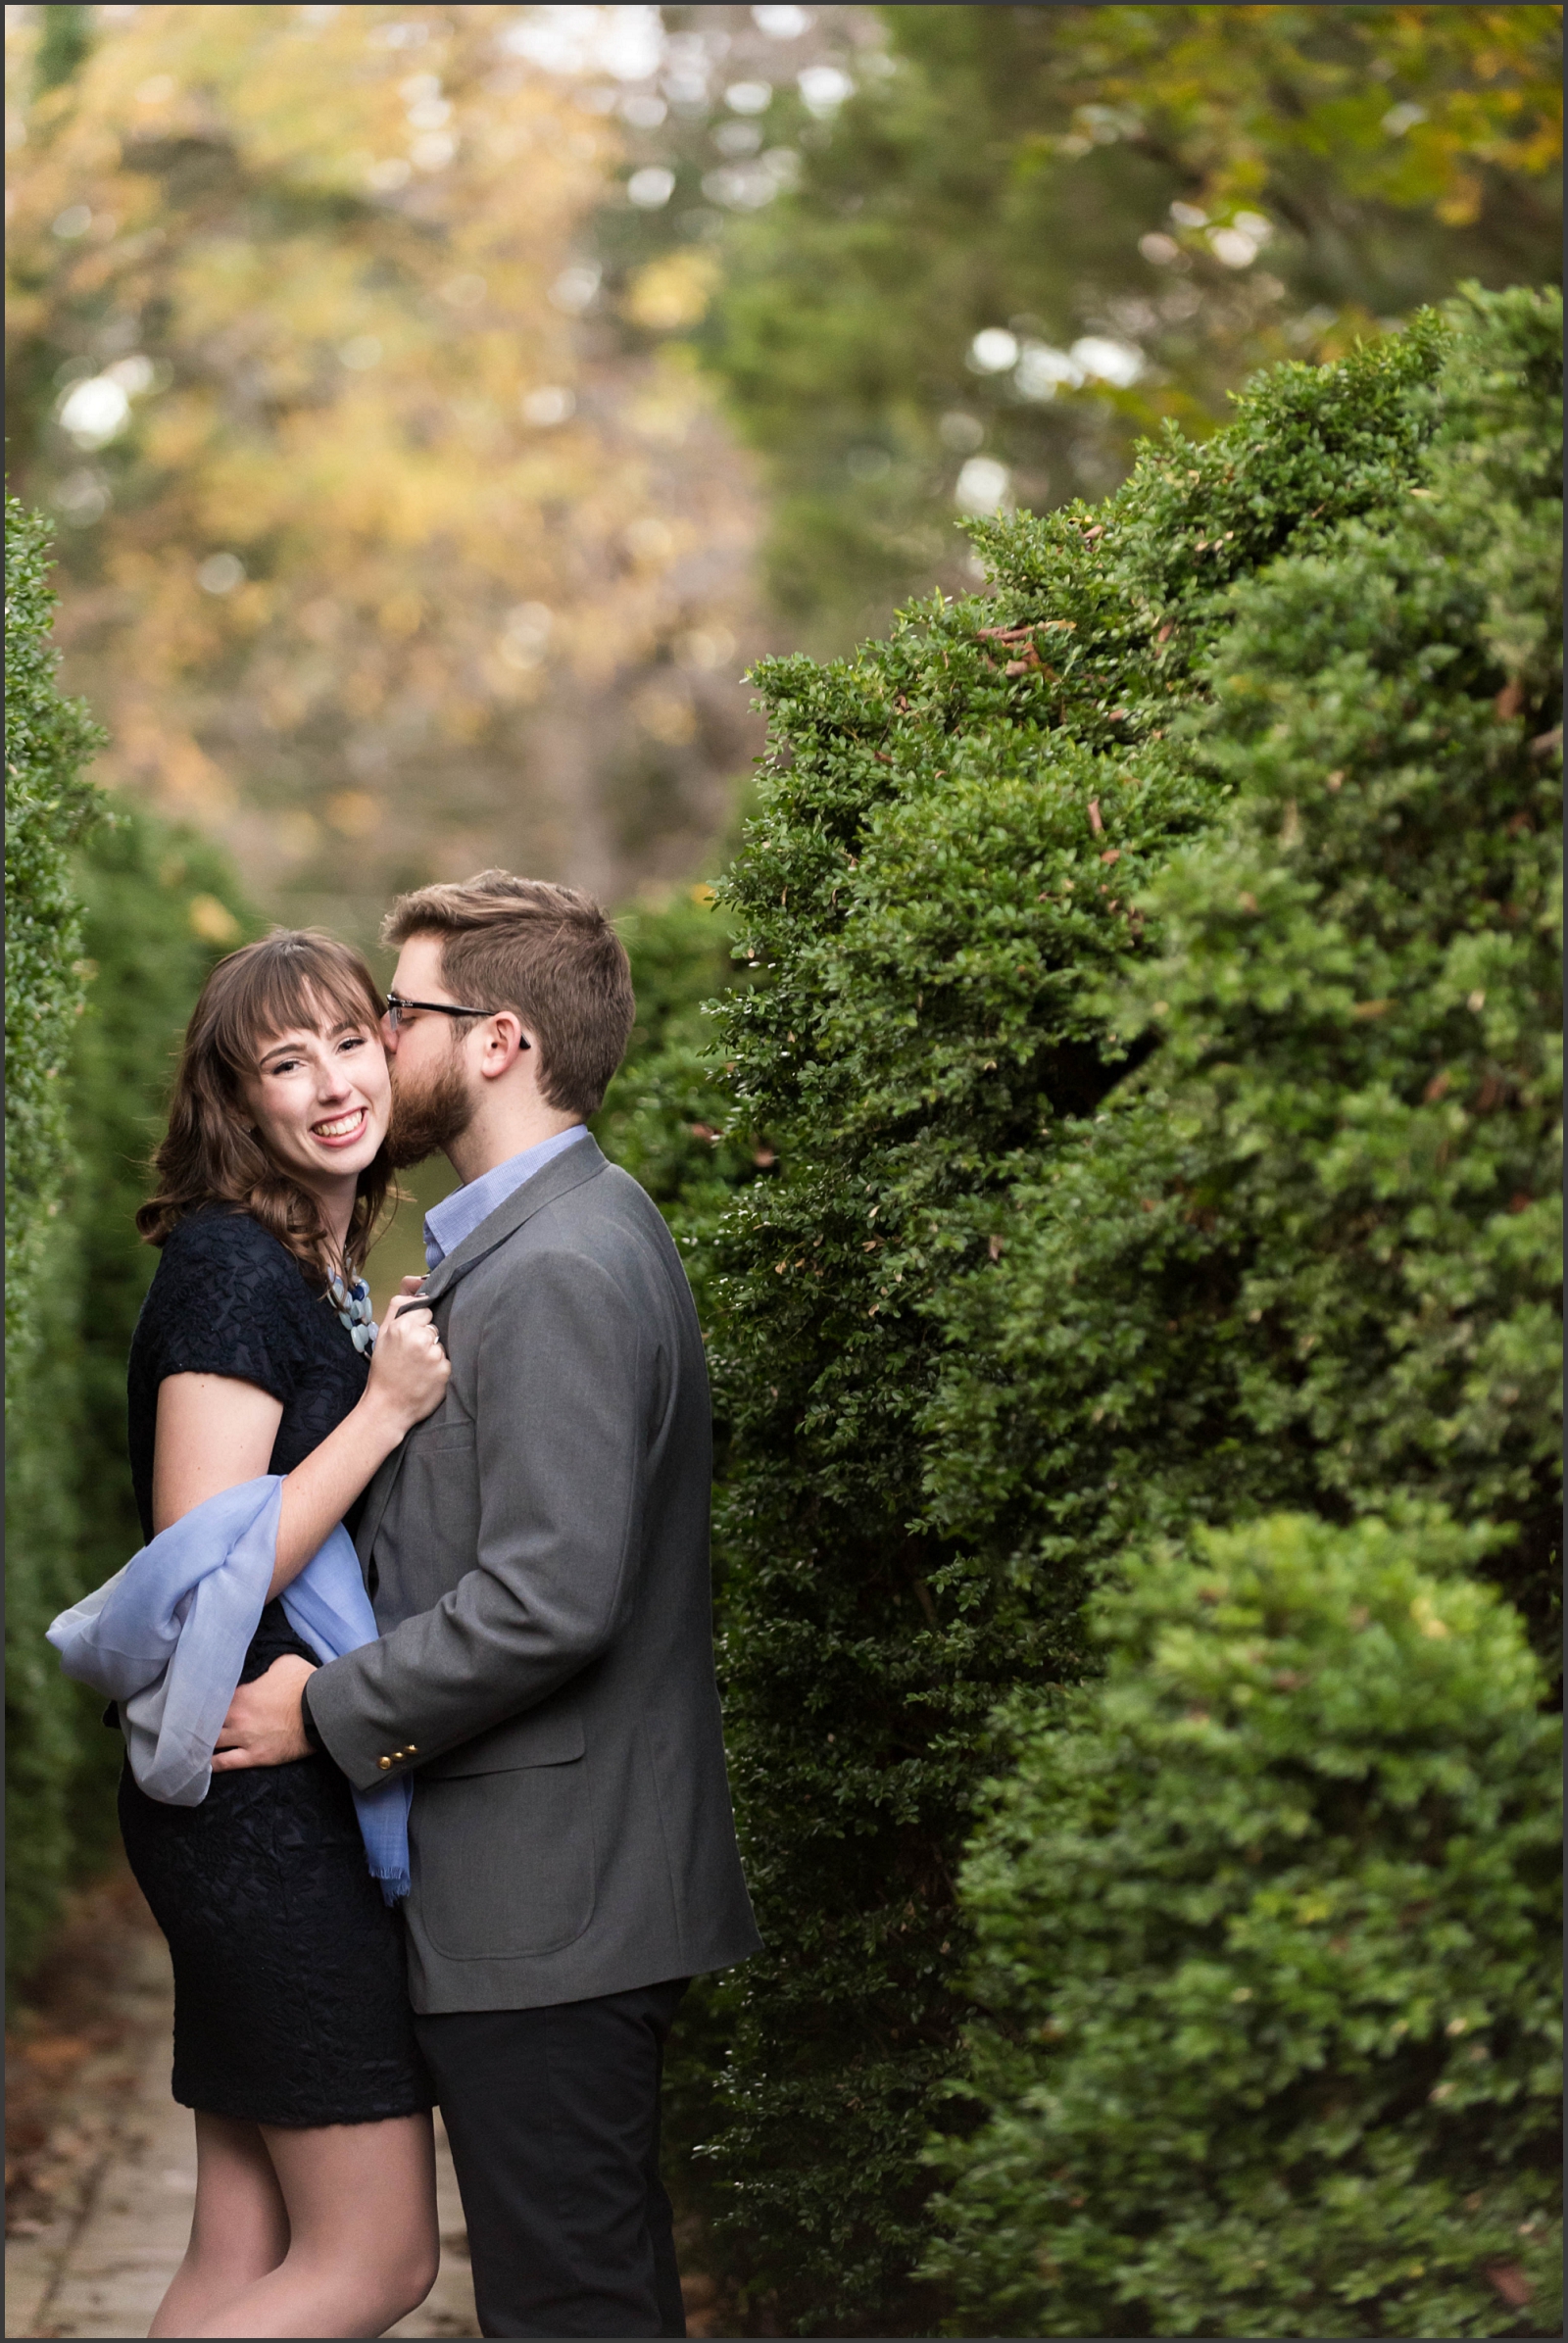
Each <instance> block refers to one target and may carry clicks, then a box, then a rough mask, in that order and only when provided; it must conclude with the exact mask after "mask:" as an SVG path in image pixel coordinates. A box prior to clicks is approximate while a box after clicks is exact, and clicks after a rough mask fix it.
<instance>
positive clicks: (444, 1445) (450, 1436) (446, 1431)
mask: <svg viewBox="0 0 1568 2343" xmlns="http://www.w3.org/2000/svg"><path fill="white" fill-rule="evenodd" d="M472 1447H473V1426H472V1425H471V1424H431V1425H430V1426H429V1427H428V1428H426V1427H425V1426H424V1425H422V1424H421V1425H417V1427H416V1428H415V1430H414V1432H413V1433H412V1434H411V1436H410V1446H409V1453H410V1455H411V1456H431V1455H434V1454H436V1453H437V1452H438V1451H440V1450H443V1449H450V1448H467V1449H468V1450H470V1451H471V1450H472Z"/></svg>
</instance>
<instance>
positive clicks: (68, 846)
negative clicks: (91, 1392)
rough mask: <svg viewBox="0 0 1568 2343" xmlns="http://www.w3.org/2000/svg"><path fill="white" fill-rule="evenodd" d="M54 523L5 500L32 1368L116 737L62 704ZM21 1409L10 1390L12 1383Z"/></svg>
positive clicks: (11, 1196) (9, 921) (16, 1251)
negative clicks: (78, 848)
mask: <svg viewBox="0 0 1568 2343" xmlns="http://www.w3.org/2000/svg"><path fill="white" fill-rule="evenodd" d="M49 544H50V530H49V524H48V522H47V521H46V520H45V519H44V517H43V515H42V514H41V513H27V512H25V511H24V509H23V507H22V506H21V505H20V504H19V503H18V502H17V500H16V498H15V497H14V496H10V495H8V496H7V498H6V962H7V965H6V1337H7V1351H8V1367H9V1369H10V1371H12V1372H17V1371H20V1370H21V1369H22V1368H24V1367H25V1365H26V1364H27V1363H28V1362H29V1361H30V1359H31V1357H32V1355H33V1351H34V1348H35V1345H36V1334H35V1333H34V1332H33V1331H31V1329H30V1319H29V1313H30V1311H31V1309H32V1306H33V1303H34V1299H35V1296H36V1294H37V1291H38V1285H39V1276H40V1270H39V1262H40V1248H41V1247H42V1246H43V1245H44V1243H45V1237H46V1232H47V1228H48V1223H49V1221H50V1220H51V1219H52V1218H53V1217H54V1208H55V1207H56V1206H57V1205H58V1203H59V1200H60V1194H61V1189H62V1186H63V1183H64V1180H65V1174H66V1164H67V1160H68V1158H67V1147H66V1093H65V1088H64V1084H63V1080H62V1078H63V1076H64V1074H65V1067H66V1057H67V1052H68V1049H69V1047H70V1041H71V1033H72V1027H73V1021H74V1019H75V1018H76V1017H77V1016H78V1015H79V1014H80V1012H81V1006H82V1001H83V998H84V992H83V981H82V971H81V969H80V967H79V965H78V960H79V954H80V950H81V934H80V919H79V911H78V906H77V903H76V901H75V898H74V896H73V892H72V888H71V880H70V858H71V850H72V848H73V846H74V844H75V843H76V841H77V839H78V838H79V837H80V836H81V835H82V833H83V831H85V830H86V829H87V828H89V827H90V825H91V824H92V823H93V822H95V821H96V820H97V819H98V818H99V816H100V813H101V811H102V805H103V801H102V798H101V797H100V795H99V793H98V791H97V790H96V789H94V788H93V786H92V784H91V783H90V782H89V781H86V780H84V779H83V777H82V767H83V766H84V765H85V764H86V763H87V762H88V760H89V758H90V757H93V756H94V755H95V753H96V752H97V750H98V749H99V748H100V747H101V746H102V744H103V740H104V735H103V733H102V732H101V731H100V730H99V729H98V727H97V725H95V724H94V723H93V721H92V718H91V717H90V716H89V715H88V713H87V710H86V708H85V707H84V706H83V704H82V702H80V701H79V700H67V699H64V698H63V697H62V696H61V693H60V689H59V686H58V685H57V684H56V682H55V668H56V665H57V663H58V659H59V654H58V653H57V652H56V651H55V649H54V645H53V642H52V640H51V634H50V629H51V626H52V624H53V618H54V608H55V602H56V599H57V597H56V596H55V595H54V593H53V592H52V591H51V590H50V587H49V585H48V583H47V577H48V571H49V569H50V567H51V566H52V564H51V562H50V560H49ZM7 1388H8V1403H9V1391H10V1387H9V1385H8V1387H7Z"/></svg>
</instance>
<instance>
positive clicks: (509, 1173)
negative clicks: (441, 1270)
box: [424, 1123, 588, 1269]
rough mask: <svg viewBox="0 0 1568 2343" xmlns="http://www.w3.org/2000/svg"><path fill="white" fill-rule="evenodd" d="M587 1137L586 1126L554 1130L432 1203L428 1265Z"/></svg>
mask: <svg viewBox="0 0 1568 2343" xmlns="http://www.w3.org/2000/svg"><path fill="white" fill-rule="evenodd" d="M587 1136H588V1131H587V1126H586V1125H585V1124H583V1123H573V1124H572V1126H571V1128H570V1129H569V1130H567V1131H557V1132H555V1133H554V1134H553V1135H552V1137H551V1138H549V1139H541V1140H540V1142H539V1144H538V1146H537V1147H524V1148H523V1150H522V1153H521V1154H520V1155H509V1156H508V1157H507V1160H506V1162H505V1163H498V1164H497V1165H496V1167H495V1169H494V1170H493V1171H487V1172H481V1173H480V1175H479V1177H478V1179H477V1180H470V1181H469V1182H468V1185H467V1186H466V1188H459V1189H457V1190H456V1191H455V1192H454V1194H453V1195H451V1196H445V1197H443V1198H442V1200H441V1202H440V1203H439V1204H432V1205H431V1207H430V1209H429V1211H428V1212H427V1213H426V1214H425V1216H424V1258H425V1265H426V1267H427V1268H430V1269H434V1268H436V1267H438V1265H439V1264H440V1263H441V1262H442V1261H444V1260H445V1259H446V1257H447V1255H448V1253H449V1252H454V1251H456V1249H457V1247H458V1246H459V1245H461V1244H462V1243H463V1240H464V1238H465V1237H471V1236H472V1234H473V1232H474V1230H475V1229H476V1228H477V1227H478V1226H479V1223H480V1221H481V1220H488V1219H489V1217H490V1215H491V1213H492V1212H493V1211H494V1210H495V1208H496V1206H497V1205H498V1204H504V1203H505V1202H506V1200H507V1198H508V1196H511V1195H512V1194H513V1192H514V1191H515V1189H518V1188H520V1187H521V1186H522V1183H523V1181H524V1180H531V1179H532V1178H533V1175H534V1173H535V1172H536V1171H543V1170H544V1167H545V1165H546V1164H547V1163H549V1162H550V1161H551V1159H552V1158H553V1157H554V1156H556V1155H559V1154H561V1153H562V1151H563V1149H564V1148H566V1147H571V1146H572V1145H573V1143H574V1142H575V1141H577V1140H579V1139H586V1138H587Z"/></svg>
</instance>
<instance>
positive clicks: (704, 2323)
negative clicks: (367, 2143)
mask: <svg viewBox="0 0 1568 2343" xmlns="http://www.w3.org/2000/svg"><path fill="white" fill-rule="evenodd" d="M72 1902H73V1910H72V1912H71V1915H70V1916H69V1918H68V1921H67V1924H66V1926H65V1928H64V1929H63V1930H62V1932H61V1935H60V1937H59V1938H58V1940H57V1942H56V1946H55V1949H54V1953H53V1955H52V1957H51V1961H50V1964H49V1967H48V1970H47V1972H46V1974H45V1976H44V1977H42V1978H41V1979H40V1980H38V1984H37V1986H36V1988H35V1991H36V1997H37V2005H38V2006H36V2007H35V2008H34V2009H33V2010H32V2011H31V2012H30V2013H29V2014H28V2015H27V2016H25V2018H24V2020H23V2021H22V2023H21V2025H20V2026H19V2028H18V2033H17V2037H16V2039H15V2041H14V2042H10V2041H9V2038H8V2047H9V2048H10V2050H11V2053H12V2055H11V2060H10V2064H11V2070H12V2073H11V2085H12V2091H11V2102H10V2104H9V2105H8V2109H7V2144H6V2221H7V2235H6V2329H5V2331H6V2333H7V2335H8V2336H11V2335H19V2336H21V2335H36V2336H46V2335H47V2336H53V2335H105V2336H117V2337H125V2336H138V2335H145V2334H146V2332H147V2328H148V2325H149V2323H150V2322H151V2319H152V2316H153V2313H154V2311H155V2310H156V2309H157V2307H158V2304H159V2302H160V2300H161V2299H162V2296H163V2293H164V2289H165V2288H166V2286H167V2285H168V2284H169V2281H170V2279H171V2278H172V2275H173V2273H174V2270H175V2269H176V2268H177V2267H178V2264H179V2258H180V2256H181V2254H183V2252H184V2250H185V2241H186V2238H187V2237H188V2235H189V2233H190V2215H191V2204H192V2200H193V2198H194V2196H195V2192H196V2144H195V2137H194V2129H193V2124H192V2119H191V2115H190V2111H189V2110H188V2109H187V2108H183V2107H176V2106H175V2104H174V2102H173V2100H172V2098H171V2097H170V2095H169V2066H170V2049H171V2033H172V2019H173V1994H172V1979H171V1977H170V1971H169V1955H168V1952H167V1950H166V1948H165V1945H164V1940H163V1937H162V1936H161V1935H160V1934H159V1932H158V1929H157V1928H156V1926H155V1924H154V1922H153V1918H152V1915H151V1913H150V1912H149V1911H148V1910H147V1907H146V1905H145V1904H144V1903H143V1901H142V1899H141V1896H140V1894H139V1893H138V1892H137V1889H136V1885H135V1882H134V1881H133V1880H132V1879H131V1878H130V1875H129V1873H128V1872H127V1871H126V1870H125V1869H124V1868H123V1865H122V1866H120V1867H119V1869H118V1870H116V1871H115V1872H113V1873H111V1874H110V1875H109V1877H108V1878H106V1879H103V1880H101V1881H99V1882H98V1883H97V1884H96V1885H95V1886H92V1887H89V1888H87V1889H85V1890H84V1891H83V1892H82V1893H81V1894H80V1895H78V1896H76V1897H74V1898H73V1899H72ZM436 2186H437V2195H438V2206H439V2212H440V2221H441V2273H440V2276H439V2277H438V2278H437V2280H436V2282H435V2286H434V2288H433V2290H432V2291H431V2293H430V2296H429V2298H428V2300H427V2301H426V2302H424V2303H423V2304H422V2305H421V2307H420V2308H419V2309H418V2310H417V2311H416V2312H414V2313H413V2315H412V2316H411V2317H410V2318H408V2319H403V2320H401V2321H400V2323H399V2324H398V2325H397V2326H394V2327H392V2328H390V2329H389V2330H388V2331H389V2332H390V2333H391V2334H394V2335H465V2336H474V2337H477V2335H478V2332H479V2328H478V2321H477V2319H476V2318H475V2316H474V2308H473V2288H472V2285H471V2283H470V2280H469V2273H468V2259H467V2238H466V2233H465V2229H464V2224H463V2207H462V2203H461V2201H460V2199H459V2196H458V2186H457V2181H456V2179H455V2177H454V2175H453V2171H452V2163H451V2159H450V2157H449V2156H448V2154H447V2147H446V2138H445V2135H444V2133H443V2132H442V2130H441V2126H440V2120H439V2118H438V2119H437V2123H436ZM677 2235H678V2236H679V2235H680V2231H679V2230H677ZM682 2291H683V2292H684V2294H685V2296H686V2309H687V2318H688V2320H689V2325H690V2332H691V2334H692V2335H693V2336H694V2337H703V2336H710V2335H714V2334H721V2333H726V2332H728V2333H732V2332H733V2331H734V2330H733V2328H731V2327H726V2326H725V2325H724V2324H723V2322H722V2321H723V2313H722V2311H721V2309H720V2307H719V2304H718V2301H717V2297H716V2293H715V2289H714V2286H713V2284H712V2281H711V2279H709V2278H708V2277H706V2276H704V2275H702V2274H700V2273H694V2274H691V2275H688V2276H687V2277H686V2278H684V2279H683V2281H682Z"/></svg>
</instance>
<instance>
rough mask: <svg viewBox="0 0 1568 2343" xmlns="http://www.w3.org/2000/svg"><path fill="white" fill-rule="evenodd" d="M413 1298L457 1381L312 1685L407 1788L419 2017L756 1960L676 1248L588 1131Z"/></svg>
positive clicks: (704, 1455)
mask: <svg viewBox="0 0 1568 2343" xmlns="http://www.w3.org/2000/svg"><path fill="white" fill-rule="evenodd" d="M426 1292H427V1295H428V1298H429V1299H430V1301H431V1302H432V1303H433V1304H434V1309H435V1318H436V1323H437V1325H438V1326H439V1328H440V1330H441V1334H442V1337H443V1340H444V1341H445V1342H446V1346H447V1351H448V1353H449V1355H450V1357H451V1360H452V1380H451V1382H450V1383H449V1384H448V1386H447V1390H446V1394H445V1396H444V1398H443V1400H442V1403H441V1405H440V1407H439V1408H437V1410H436V1412H435V1414H434V1415H432V1416H428V1417H426V1419H425V1421H424V1422H423V1423H422V1424H418V1425H417V1426H416V1427H415V1429H414V1431H413V1432H411V1433H410V1435H409V1437H408V1439H407V1440H405V1441H404V1443H403V1446H402V1447H401V1448H400V1449H399V1450H398V1452H397V1454H396V1455H394V1456H391V1457H389V1458H388V1459H387V1461H386V1463H385V1464H384V1465H383V1466H382V1468H381V1470H380V1472H379V1473H378V1474H377V1475H376V1477H375V1479H374V1480H373V1481H372V1482H371V1484H370V1488H369V1491H368V1497H367V1501H366V1506H365V1513H364V1518H363V1520H362V1523H361V1527H360V1534H359V1549H360V1559H361V1562H362V1564H363V1565H364V1566H365V1568H366V1575H367V1580H368V1585H369V1588H370V1592H371V1595H372V1597H373V1599H374V1603H375V1614H376V1619H377V1622H378V1624H379V1626H380V1629H381V1639H380V1641H379V1642H376V1643H368V1644H366V1645H365V1646H364V1647H363V1648H362V1649H361V1650H359V1651H355V1652H350V1653H349V1654H348V1655H347V1656H346V1657H345V1658H343V1659H340V1660H334V1661H333V1662H332V1663H331V1664H330V1665H329V1666H327V1667H324V1668H322V1669H320V1670H319V1672H318V1674H316V1675H315V1676H313V1677H312V1679H311V1694H310V1699H311V1716H312V1719H313V1721H314V1722H315V1724H316V1726H317V1729H318V1730H319V1733H320V1735H321V1738H322V1740H323V1741H324V1742H325V1744H326V1746H327V1748H328V1749H329V1751H330V1752H331V1754H332V1756H333V1758H334V1759H335V1760H336V1762H337V1763H338V1765H339V1766H340V1767H341V1768H342V1770H343V1772H344V1773H345V1774H346V1775H347V1776H348V1778H349V1780H350V1781H351V1782H353V1783H354V1784H355V1785H356V1787H358V1788H368V1787H369V1786H371V1785H372V1784H374V1783H375V1782H384V1781H388V1780H390V1779H392V1778H394V1777H395V1776H396V1775H399V1774H403V1773H410V1774H412V1775H413V1776H414V1810H413V1814H412V1817H411V1822H410V1839H411V1853H412V1870H413V1879H414V1891H413V1893H412V1895H411V1896H410V1898H409V1901H408V1904H407V1906H406V1907H405V1909H406V1911H407V1915H408V1922H409V1949H410V1983H411V1987H412V1991H413V1996H414V2006H415V2008H416V2009H417V2011H419V2012H421V2013H434V2012H439V2011H447V2010H493V2009H532V2008H537V2007H540V2006H542V2005H545V2004H548V2003H553V2002H562V2001H579V2000H585V1999H587V1998H588V1997H589V1996H591V1995H594V1994H600V1993H615V1992H621V1991H625V1990H627V1989H629V1988H630V1987H632V1986H635V1985H651V1984H656V1983H658V1982H659V1981H660V1980H662V1979H663V1978H666V1977H690V1976H693V1975H695V1974H697V1973H698V1972H700V1971H703V1970H710V1969H722V1968H726V1967H728V1966H729V1964H730V1963H732V1962H735V1961H743V1960H745V1958H746V1957H747V1955H748V1954H749V1953H752V1952H755V1951H756V1950H757V1948H758V1944H759V1942H760V1939H759V1937H758V1933H757V1929H756V1926H755V1924H754V1922H753V1920H752V1912H751V1905H750V1903H749V1902H748V1900H747V1894H746V1883H745V1880H744V1879H743V1878H742V1875H741V1866H740V1857H739V1855H738V1853H737V1851H736V1845H735V1826H734V1822H733V1819H732V1816H731V1812H730V1801H729V1786H728V1783H727V1781H726V1779H725V1773H724V1745H723V1739H722V1735H721V1732H720V1725H719V1710H718V1691H717V1687H716V1684H715V1683H714V1679H713V1654H712V1633H711V1592H710V1583H709V1556H708V1517H709V1494H710V1484H711V1437H712V1436H711V1419H710V1413H709V1398H708V1376H707V1371H706V1368H705V1365H704V1360H703V1343H702V1336H701V1334H700V1332H699V1330H698V1325H697V1313H696V1310H695V1309H694V1307H693V1305H692V1297H691V1291H690V1288H689V1287H688V1285H687V1283H686V1273H685V1271H684V1269H683V1268H682V1267H681V1261H680V1255H679V1253H678V1252H677V1251H676V1249H675V1246H674V1244H673V1242H672V1241H671V1239H670V1235H669V1232H668V1230H667V1229H666V1228H665V1226H664V1223H663V1221H662V1218H661V1216H660V1214H659V1212H658V1210H657V1209H656V1208H655V1206H654V1204H653V1203H652V1202H651V1201H650V1199H649V1198H648V1197H647V1196H645V1195H644V1193H643V1191H642V1190H641V1189H640V1188H639V1187H638V1185H637V1183H636V1181H635V1180H632V1179H629V1178H628V1177H627V1175H626V1174H625V1173H624V1172H623V1171H620V1170H618V1169H617V1168H616V1167H615V1166H614V1165H613V1164H611V1163H607V1162H606V1160H605V1158H604V1156H603V1155H602V1154H601V1153H600V1151H599V1148H598V1147H596V1146H595V1144H594V1142H593V1141H592V1139H581V1140H579V1141H578V1142H577V1143H576V1145H575V1146H573V1147H567V1148H565V1149H564V1151H563V1152H562V1153H561V1154H559V1155H557V1156H555V1157H554V1158H553V1160H552V1161H550V1162H549V1163H547V1164H546V1165H545V1166H544V1168H543V1170H542V1171H539V1172H537V1173H535V1175H534V1177H533V1178H532V1179H530V1180H526V1181H524V1183H523V1184H522V1186H521V1187H520V1188H518V1189H516V1190H515V1192H514V1194H513V1195H512V1196H509V1197H508V1198H507V1200H506V1202H505V1203H503V1204H500V1205H498V1206H497V1208H496V1210H495V1211H494V1212H492V1213H491V1215H490V1217H489V1219H488V1220H485V1221H483V1222H481V1224H480V1226H479V1227H478V1228H477V1229H474V1230H473V1231H472V1232H471V1233H470V1234H469V1235H468V1236H467V1237H466V1238H465V1239H464V1241H463V1243H462V1244H461V1245H458V1246H456V1247H455V1249H454V1250H453V1251H452V1252H451V1253H449V1254H448V1256H447V1257H446V1259H445V1260H444V1261H442V1262H441V1264H440V1266H439V1267H438V1268H437V1269H436V1270H435V1271H434V1272H433V1273H432V1275H431V1277H430V1278H429V1280H428V1283H427V1287H426Z"/></svg>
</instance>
